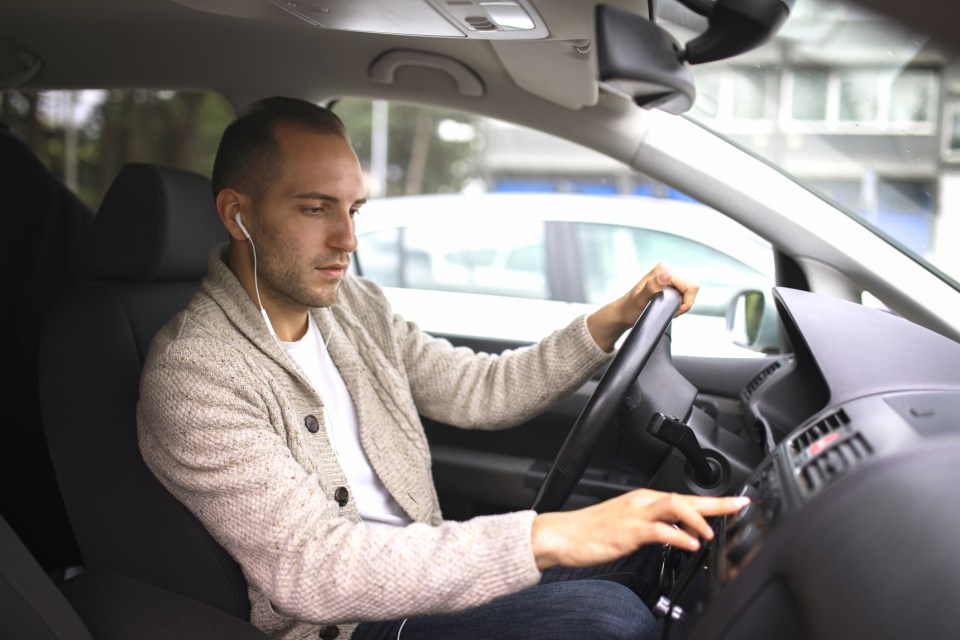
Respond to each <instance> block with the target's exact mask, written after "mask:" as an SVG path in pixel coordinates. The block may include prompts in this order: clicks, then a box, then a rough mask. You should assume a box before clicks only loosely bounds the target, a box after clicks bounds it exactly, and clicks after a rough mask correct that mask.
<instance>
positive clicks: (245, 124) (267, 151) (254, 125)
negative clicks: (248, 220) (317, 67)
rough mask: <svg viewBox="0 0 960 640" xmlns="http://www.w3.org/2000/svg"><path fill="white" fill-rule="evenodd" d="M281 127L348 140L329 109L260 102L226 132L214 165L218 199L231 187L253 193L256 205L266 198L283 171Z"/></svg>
mask: <svg viewBox="0 0 960 640" xmlns="http://www.w3.org/2000/svg"><path fill="white" fill-rule="evenodd" d="M278 124H291V125H296V126H301V127H306V128H308V129H311V130H313V131H316V132H318V133H323V134H327V135H333V136H338V137H340V138H343V139H344V140H346V139H348V138H347V129H346V127H345V126H344V124H343V121H342V120H341V119H340V118H339V117H338V116H337V114H335V113H334V112H333V111H331V110H329V109H326V108H324V107H321V106H318V105H316V104H313V103H312V102H308V101H307V100H301V99H299V98H288V97H284V96H275V97H272V98H264V99H262V100H258V101H257V102H255V103H253V104H252V105H251V106H250V107H249V108H248V109H247V110H246V111H245V112H244V113H243V114H242V115H241V116H240V117H239V118H237V119H236V120H234V121H233V122H232V123H230V125H229V126H227V128H226V129H225V130H224V132H223V137H222V138H221V139H220V145H219V146H218V147H217V156H216V159H215V160H214V162H213V175H212V177H211V186H212V187H213V197H214V198H216V197H217V194H219V193H220V192H221V191H222V190H223V189H226V188H228V187H229V188H233V189H237V190H238V191H243V192H245V193H247V194H249V195H250V196H251V197H252V198H253V199H254V201H255V202H259V201H260V200H261V199H262V198H263V196H264V195H265V194H266V192H267V189H268V187H269V186H270V183H271V182H273V181H274V180H276V179H277V177H278V176H279V174H280V171H281V165H280V163H281V158H280V145H279V144H278V143H277V139H276V136H275V135H274V129H275V127H276V125H278Z"/></svg>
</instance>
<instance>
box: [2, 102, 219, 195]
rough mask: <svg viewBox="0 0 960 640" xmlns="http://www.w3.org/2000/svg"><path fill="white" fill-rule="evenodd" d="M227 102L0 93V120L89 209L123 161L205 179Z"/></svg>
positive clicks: (217, 140) (210, 169)
mask: <svg viewBox="0 0 960 640" xmlns="http://www.w3.org/2000/svg"><path fill="white" fill-rule="evenodd" d="M233 118H234V113H233V109H232V108H231V106H230V104H229V103H228V102H227V101H226V100H225V99H224V98H223V97H222V96H220V95H217V94H214V93H201V92H183V91H157V90H147V89H130V90H126V89H124V90H121V89H87V90H80V91H36V92H32V91H16V90H10V91H3V92H0V122H3V123H4V124H6V125H7V126H9V127H10V129H11V130H12V131H13V133H14V134H15V135H16V136H17V137H19V138H21V139H22V140H24V142H26V143H27V144H28V145H29V146H30V147H31V148H32V149H33V151H34V153H35V154H36V155H37V157H38V158H40V160H41V162H43V163H44V165H46V167H47V168H48V169H50V171H51V172H52V173H53V174H54V175H56V176H57V177H58V178H60V180H62V181H63V183H64V184H65V185H66V186H67V187H68V188H69V189H70V190H71V191H73V192H74V193H76V194H77V196H78V197H79V198H80V199H81V200H82V201H83V202H84V203H85V204H87V206H89V207H90V208H92V209H94V210H96V209H97V208H99V206H100V201H101V200H102V199H103V196H104V194H105V193H106V190H107V188H108V187H109V186H110V184H111V183H112V182H113V179H114V177H116V175H117V173H118V172H119V171H120V169H121V167H123V165H124V164H126V163H128V162H151V163H158V164H164V165H169V166H174V167H179V168H181V169H187V170H189V171H194V172H196V173H200V174H202V175H205V176H209V175H210V173H211V171H212V170H213V159H214V156H215V154H216V150H217V144H218V143H219V140H220V136H221V134H222V133H223V130H224V128H226V126H227V125H228V124H230V121H231V120H233Z"/></svg>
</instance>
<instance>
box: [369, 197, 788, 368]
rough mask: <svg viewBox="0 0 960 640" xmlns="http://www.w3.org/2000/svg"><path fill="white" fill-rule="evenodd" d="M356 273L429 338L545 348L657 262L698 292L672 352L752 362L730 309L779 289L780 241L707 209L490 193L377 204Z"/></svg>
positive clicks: (677, 326) (642, 200)
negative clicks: (542, 343) (775, 244)
mask: <svg viewBox="0 0 960 640" xmlns="http://www.w3.org/2000/svg"><path fill="white" fill-rule="evenodd" d="M357 233H358V235H359V237H360V248H359V249H358V252H357V257H358V260H357V262H358V263H359V268H358V270H359V271H360V272H361V273H362V274H363V275H365V276H367V277H369V278H371V279H373V280H374V281H376V282H378V283H379V284H380V285H381V286H383V287H384V290H385V292H386V295H387V296H388V298H389V299H390V301H391V304H392V305H393V307H394V310H395V311H396V312H397V313H399V314H400V315H402V316H403V317H405V318H406V319H409V320H412V321H414V322H416V323H417V324H418V325H419V326H420V327H421V328H423V329H424V330H426V331H429V332H431V333H437V334H447V335H460V336H471V337H479V338H494V339H506V340H521V341H531V342H532V341H535V340H538V339H540V338H542V337H543V336H544V335H547V334H548V333H550V332H551V331H553V330H555V329H557V328H559V327H560V326H563V324H565V323H566V322H568V321H569V320H570V319H572V318H573V317H575V316H576V315H578V314H581V313H587V312H590V311H592V310H594V309H596V308H597V307H598V306H599V305H600V304H603V303H606V302H609V301H611V300H613V299H615V298H617V297H619V296H621V295H623V294H624V293H625V292H626V291H628V290H629V288H630V287H631V286H633V285H634V284H635V283H636V282H637V280H638V279H639V278H640V277H641V276H642V275H643V274H644V273H646V271H647V270H649V269H650V267H652V266H653V265H654V264H655V263H656V262H658V261H659V262H664V263H666V264H667V265H668V266H670V267H671V268H673V269H675V270H676V271H677V272H678V273H680V274H682V275H683V276H684V277H687V278H689V279H691V280H695V281H697V282H699V283H700V284H701V291H700V294H699V296H698V299H697V303H696V304H695V305H694V308H693V309H692V310H691V311H690V313H688V314H686V315H684V316H682V317H681V318H679V319H677V320H676V321H675V322H674V327H673V353H674V354H675V355H697V356H718V357H719V356H724V357H755V356H760V355H762V354H759V353H757V352H755V351H751V350H749V349H746V348H744V347H741V346H738V345H736V344H734V342H733V340H732V337H731V335H730V333H729V332H728V331H727V328H726V319H725V313H726V310H727V308H728V306H729V304H730V301H731V300H732V299H733V297H734V296H735V295H736V294H737V293H738V292H740V291H743V290H747V289H759V290H762V291H765V292H768V291H769V289H770V287H772V286H773V284H774V266H773V251H772V248H771V247H770V245H769V243H767V242H765V241H763V240H762V239H760V238H759V237H758V236H756V235H755V234H753V233H752V232H750V231H749V230H747V229H745V228H744V227H742V226H741V225H739V224H737V223H735V222H733V221H731V220H730V219H729V218H727V217H726V216H724V215H722V214H720V213H718V212H716V211H714V210H712V209H710V208H709V207H705V206H703V205H700V204H696V203H691V202H684V201H678V200H667V199H657V198H651V197H642V196H598V195H583V194H556V193H552V194H518V193H490V194H471V195H466V194H463V195H430V196H406V197H393V198H379V199H373V200H371V201H370V202H369V203H368V204H367V205H366V206H364V208H363V210H362V212H361V214H360V216H359V217H358V218H357Z"/></svg>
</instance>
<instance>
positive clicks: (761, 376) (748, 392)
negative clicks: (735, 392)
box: [743, 360, 780, 400]
mask: <svg viewBox="0 0 960 640" xmlns="http://www.w3.org/2000/svg"><path fill="white" fill-rule="evenodd" d="M779 368H780V361H779V360H775V361H774V363H773V364H771V365H770V366H769V367H767V368H766V369H764V370H763V371H761V372H760V373H758V374H757V376H756V377H755V378H754V379H753V380H751V381H750V383H749V384H748V385H747V386H746V387H744V388H743V399H744V400H748V399H749V398H750V396H752V395H753V392H754V391H756V390H757V389H759V388H760V385H762V384H763V383H764V382H765V381H766V380H767V378H769V377H770V376H772V375H773V373H774V371H776V370H777V369H779Z"/></svg>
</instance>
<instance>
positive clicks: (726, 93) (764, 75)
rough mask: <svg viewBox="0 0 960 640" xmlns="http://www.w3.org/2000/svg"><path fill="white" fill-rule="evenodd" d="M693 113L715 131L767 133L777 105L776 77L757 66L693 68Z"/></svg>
mask: <svg viewBox="0 0 960 640" xmlns="http://www.w3.org/2000/svg"><path fill="white" fill-rule="evenodd" d="M694 73H695V74H696V82H697V93H698V96H697V101H696V102H695V103H694V113H695V114H696V115H697V116H699V117H702V118H704V119H707V120H710V121H712V122H713V124H714V125H715V126H716V127H717V128H718V129H723V130H733V131H742V132H750V133H752V132H763V131H769V130H770V129H771V126H772V122H773V118H774V114H775V113H776V104H777V83H776V76H775V75H773V74H771V73H770V71H768V70H767V69H763V68H759V67H722V68H719V69H695V70H694Z"/></svg>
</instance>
